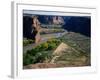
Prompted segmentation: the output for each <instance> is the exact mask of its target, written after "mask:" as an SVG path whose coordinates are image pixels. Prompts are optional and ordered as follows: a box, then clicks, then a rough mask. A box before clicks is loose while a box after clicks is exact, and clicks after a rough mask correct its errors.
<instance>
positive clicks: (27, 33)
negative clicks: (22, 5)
mask: <svg viewBox="0 0 100 80" xmlns="http://www.w3.org/2000/svg"><path fill="white" fill-rule="evenodd" d="M31 31H32V18H31V17H28V16H24V17H23V37H26V38H29V39H32V38H34V37H33V34H32V33H31Z"/></svg>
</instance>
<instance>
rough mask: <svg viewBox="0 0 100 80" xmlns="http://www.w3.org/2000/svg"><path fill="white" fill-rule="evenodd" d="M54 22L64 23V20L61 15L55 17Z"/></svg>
mask: <svg viewBox="0 0 100 80" xmlns="http://www.w3.org/2000/svg"><path fill="white" fill-rule="evenodd" d="M53 24H64V20H63V18H62V17H60V16H55V17H53Z"/></svg>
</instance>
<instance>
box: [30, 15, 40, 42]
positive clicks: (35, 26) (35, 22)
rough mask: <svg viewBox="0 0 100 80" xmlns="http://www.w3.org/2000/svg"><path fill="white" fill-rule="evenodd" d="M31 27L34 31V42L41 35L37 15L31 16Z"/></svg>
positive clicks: (37, 40) (38, 40)
mask: <svg viewBox="0 0 100 80" xmlns="http://www.w3.org/2000/svg"><path fill="white" fill-rule="evenodd" d="M32 28H33V33H35V43H38V42H40V40H41V37H40V31H41V27H40V22H39V20H38V18H37V16H34V17H33V24H32Z"/></svg>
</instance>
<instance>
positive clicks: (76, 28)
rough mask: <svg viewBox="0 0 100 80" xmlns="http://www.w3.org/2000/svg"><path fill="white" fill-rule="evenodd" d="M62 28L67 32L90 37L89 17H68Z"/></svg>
mask: <svg viewBox="0 0 100 80" xmlns="http://www.w3.org/2000/svg"><path fill="white" fill-rule="evenodd" d="M63 28H64V29H66V30H68V31H72V32H77V33H81V34H83V35H86V36H89V37H90V36H91V20H90V18H89V17H88V18H87V17H70V19H69V20H67V21H66V23H65V24H64V25H63Z"/></svg>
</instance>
